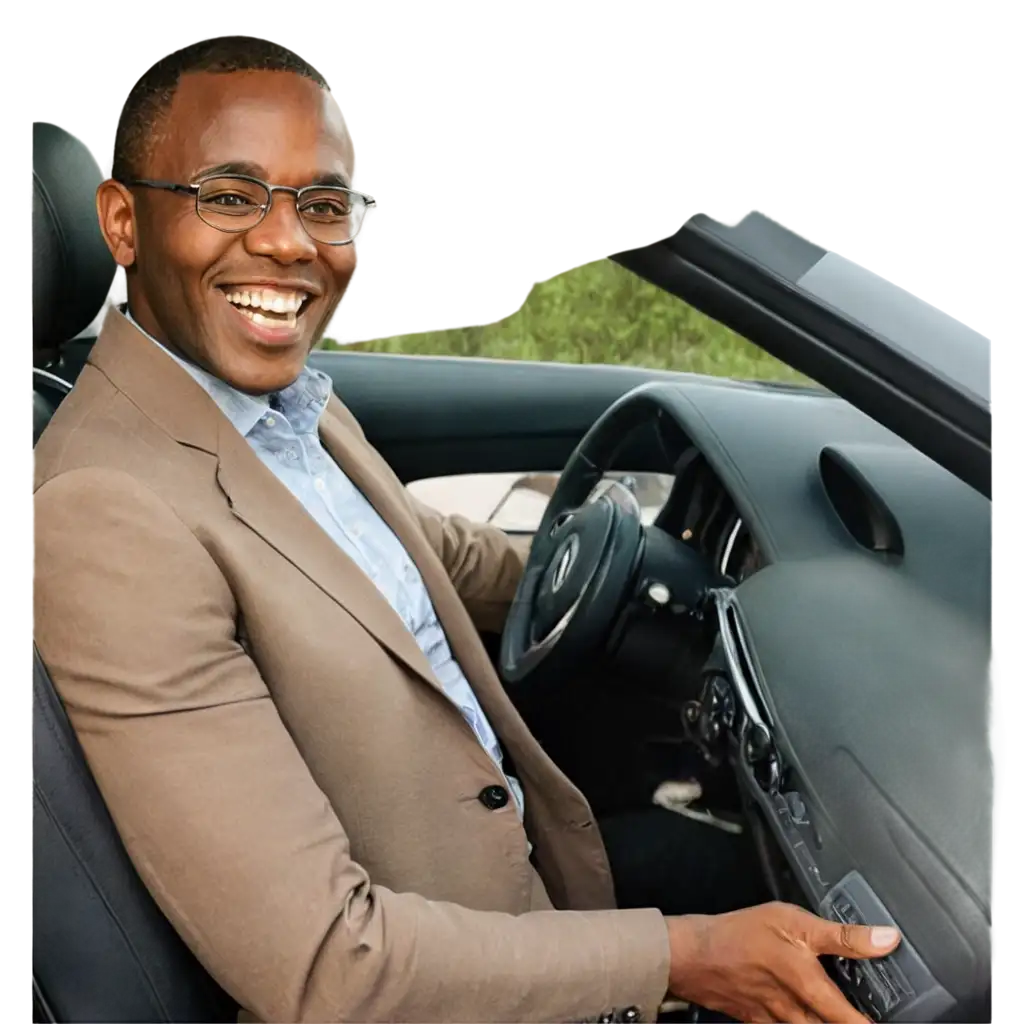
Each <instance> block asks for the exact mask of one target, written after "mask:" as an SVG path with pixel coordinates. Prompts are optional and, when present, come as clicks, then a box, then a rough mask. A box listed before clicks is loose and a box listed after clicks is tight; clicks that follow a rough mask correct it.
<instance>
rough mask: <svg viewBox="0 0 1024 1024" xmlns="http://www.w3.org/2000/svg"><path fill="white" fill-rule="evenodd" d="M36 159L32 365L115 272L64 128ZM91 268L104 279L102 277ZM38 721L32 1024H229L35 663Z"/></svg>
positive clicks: (96, 175)
mask: <svg viewBox="0 0 1024 1024" xmlns="http://www.w3.org/2000/svg"><path fill="white" fill-rule="evenodd" d="M33 159H34V179H35V209H34V222H33V228H34V232H35V238H34V244H35V249H34V254H33V268H34V273H35V281H34V283H33V296H34V313H35V317H36V322H35V324H34V331H33V334H34V339H33V349H34V354H35V355H36V357H37V362H38V361H39V360H38V357H39V354H40V352H44V353H45V357H46V361H47V362H49V363H51V364H53V363H54V362H55V360H56V359H57V357H58V356H59V352H60V349H61V347H62V346H63V345H64V344H65V343H66V342H67V341H68V340H69V339H70V338H72V337H73V336H74V335H75V334H77V333H78V332H79V331H81V330H82V329H83V328H84V327H86V326H87V325H88V324H89V323H91V322H92V321H93V320H94V319H95V317H96V315H97V313H98V312H99V310H100V308H101V306H102V305H103V302H104V301H105V299H106V296H107V291H108V290H109V288H110V282H111V279H112V277H113V261H112V260H111V259H110V255H109V253H108V252H107V249H106V246H105V244H104V243H103V239H102V236H101V235H100V232H99V229H98V227H97V226H96V214H95V208H94V195H95V191H96V186H97V185H98V184H99V182H100V180H101V175H100V171H99V167H98V166H97V165H96V161H95V160H93V158H92V156H91V155H90V154H89V151H88V150H87V149H86V148H85V146H83V145H82V143H81V142H79V141H78V140H77V139H75V138H74V137H73V136H71V135H68V133H67V132H64V131H62V130H61V129H60V128H57V127H55V126H54V125H40V124H37V125H36V126H35V137H34V157H33ZM101 250H102V251H101ZM97 265H98V266H99V267H101V268H106V269H104V270H103V272H102V273H101V272H98V271H97V270H96V267H97ZM40 303H42V305H40ZM58 365H59V364H58ZM33 376H34V381H33V420H34V423H33V428H34V430H33V432H34V439H35V440H38V437H39V434H40V433H41V432H42V430H43V429H45V426H46V424H47V423H48V422H49V418H50V416H51V415H52V414H53V411H54V409H56V407H57V405H58V404H59V403H60V401H61V399H62V398H63V397H64V395H65V394H66V393H67V392H68V391H69V390H70V385H69V384H68V383H67V382H65V381H64V380H62V379H61V378H60V377H59V376H58V375H57V374H55V373H51V372H49V371H46V370H42V369H39V368H37V369H35V371H34V374H33ZM32 717H33V721H32V743H33V769H34V814H33V828H32V844H33V863H32V872H33V878H32V903H33V929H32V982H33V986H32V987H33V999H34V1005H35V1014H36V1018H37V1019H40V1020H51V1021H112V1022H113V1021H210V1022H219V1021H232V1020H235V1019H236V1015H237V1006H236V1004H235V1003H234V1002H233V1000H231V999H230V998H229V997H228V996H226V995H225V994H224V992H222V991H221V989H220V988H219V987H218V986H217V985H216V984H215V983H214V982H213V981H212V979H211V978H210V977H209V975H207V973H206V972H205V971H204V970H203V968H202V966H201V965H200V964H199V962H198V961H197V960H196V959H195V957H193V955H192V954H191V952H190V951H189V950H188V948H187V947H186V946H185V944H184V943H183V942H182V941H181V939H180V938H179V937H178V935H177V933H176V932H175V931H174V929H173V928H172V927H171V925H170V924H169V923H168V921H167V919H166V918H165V917H164V916H163V914H162V913H161V912H160V909H159V908H158V907H157V905H156V903H155V901H154V900H153V898H152V897H151V896H150V894H149V892H148V891H147V890H146V888H145V886H144V885H143V884H142V882H141V880H140V879H139V876H138V875H137V874H136V872H135V869H134V867H133V866H132V863H131V860H130V859H129V857H128V855H127V853H126V852H125V849H124V846H123V845H122V843H121V840H120V837H119V836H118V833H117V829H116V828H115V827H114V823H113V820H112V819H111V817H110V814H109V812H108V811H107V809H106V807H105V805H104V803H103V799H102V797H101V795H100V792H99V789H98V788H97V786H96V783H95V781H94V780H93V778H92V775H91V774H90V772H89V768H88V765H87V763H86V760H85V757H84V754H83V752H82V749H81V747H80V746H79V743H78V740H77V739H76V737H75V734H74V730H73V729H72V727H71V724H70V722H69V720H68V717H67V715H66V713H65V711H64V708H63V706H62V704H61V701H60V698H59V696H58V694H57V691H56V690H55V688H54V686H53V683H52V682H51V680H50V677H49V675H48V673H47V671H46V667H45V666H44V664H43V662H42V660H41V659H40V657H39V652H38V651H36V652H35V654H34V670H33V698H32Z"/></svg>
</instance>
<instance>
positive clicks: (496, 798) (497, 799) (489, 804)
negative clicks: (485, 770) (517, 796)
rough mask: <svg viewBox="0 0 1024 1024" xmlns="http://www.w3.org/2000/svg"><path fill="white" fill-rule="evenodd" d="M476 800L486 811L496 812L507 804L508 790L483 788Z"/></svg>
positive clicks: (496, 787) (495, 787) (499, 787)
mask: <svg viewBox="0 0 1024 1024" xmlns="http://www.w3.org/2000/svg"><path fill="white" fill-rule="evenodd" d="M477 799H478V800H479V801H480V803H482V804H483V805H484V807H486V808H487V810H489V811H498V810H501V808H502V807H504V806H505V805H506V804H507V803H508V790H507V789H506V788H505V787H504V786H485V787H484V788H483V789H481V790H480V794H479V796H478V797H477Z"/></svg>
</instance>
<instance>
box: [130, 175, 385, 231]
mask: <svg viewBox="0 0 1024 1024" xmlns="http://www.w3.org/2000/svg"><path fill="white" fill-rule="evenodd" d="M122 184H123V185H125V186H127V187H128V188H134V187H142V188H159V189H165V190H166V191H168V192H179V193H181V194H183V195H190V196H195V199H196V213H197V214H199V218H200V220H202V222H203V223H204V224H208V225H209V226H210V227H211V228H216V229H217V230H218V231H227V232H229V233H237V232H242V231H251V230H252V229H253V228H254V227H256V225H257V224H259V223H260V221H262V220H263V218H264V217H266V215H267V213H268V212H269V210H270V204H271V203H272V202H273V196H274V193H275V192H288V193H290V194H291V195H293V196H294V197H295V209H296V212H297V213H298V215H299V220H300V221H301V222H302V226H303V227H304V228H305V229H306V233H307V234H308V235H309V237H310V238H312V239H313V241H314V242H322V243H323V244H325V245H348V244H349V243H350V242H351V241H352V240H353V239H354V238H355V237H356V235H357V234H358V233H359V229H360V227H362V224H363V218H364V217H365V216H366V211H367V210H368V209H370V207H371V206H376V205H377V203H376V200H374V199H373V198H371V197H370V196H367V195H363V193H362V192H353V191H352V190H351V189H348V188H342V187H341V186H340V185H307V186H306V187H305V188H289V187H288V186H287V185H268V184H267V183H266V182H265V181H260V180H259V178H250V177H249V176H248V175H245V174H215V175H209V176H207V177H203V178H198V179H197V180H196V181H194V182H193V183H192V184H191V185H178V184H175V183H174V182H172V181H148V180H143V179H136V180H133V181H125V182H122Z"/></svg>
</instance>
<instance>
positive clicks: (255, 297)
mask: <svg viewBox="0 0 1024 1024" xmlns="http://www.w3.org/2000/svg"><path fill="white" fill-rule="evenodd" d="M225 297H226V298H227V300H228V302H230V303H232V304H234V305H235V306H239V307H242V308H243V309H244V308H246V307H250V306H251V307H253V308H254V309H263V310H266V311H267V312H269V313H297V312H298V311H299V309H300V307H301V306H302V303H303V302H304V301H305V299H306V297H307V294H306V292H293V291H278V290H276V289H270V288H256V289H244V290H242V289H240V290H238V291H232V292H226V293H225Z"/></svg>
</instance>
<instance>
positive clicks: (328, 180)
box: [193, 160, 352, 188]
mask: <svg viewBox="0 0 1024 1024" xmlns="http://www.w3.org/2000/svg"><path fill="white" fill-rule="evenodd" d="M212 174H244V175H246V176H247V177H250V178H259V179H260V181H265V180H266V177H267V170H266V168H265V167H261V166H260V165H259V164H254V163H250V162H249V161H247V160H232V161H229V162H228V163H224V164H216V165H215V166H213V167H204V168H203V169H202V170H201V171H197V172H196V174H195V175H194V176H193V181H194V180H195V179H196V178H206V177H209V176H210V175H212ZM309 184H310V185H338V186H340V187H341V188H351V187H352V186H351V185H350V184H349V179H348V177H347V176H346V175H344V174H340V173H338V172H337V171H323V172H321V173H320V174H317V175H314V177H313V180H312V181H310V182H309Z"/></svg>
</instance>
